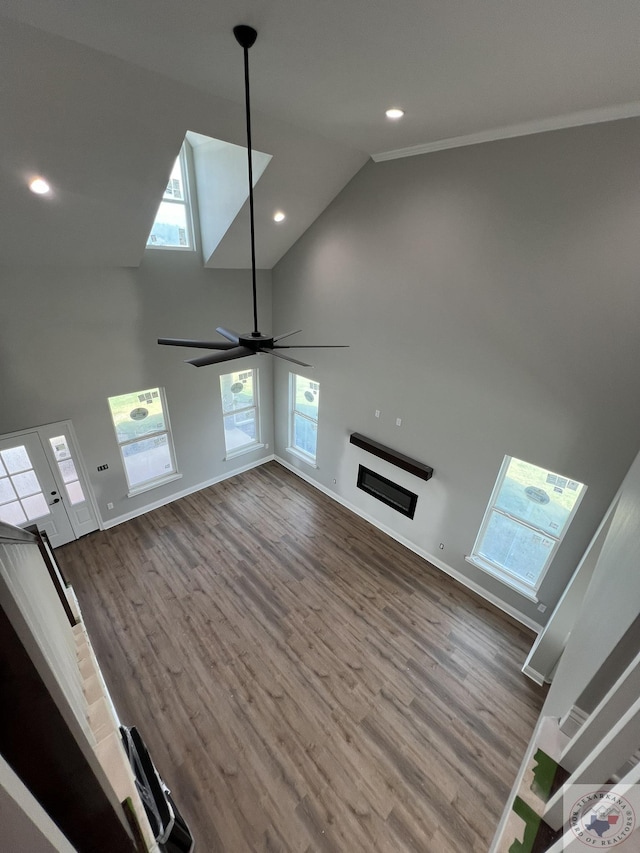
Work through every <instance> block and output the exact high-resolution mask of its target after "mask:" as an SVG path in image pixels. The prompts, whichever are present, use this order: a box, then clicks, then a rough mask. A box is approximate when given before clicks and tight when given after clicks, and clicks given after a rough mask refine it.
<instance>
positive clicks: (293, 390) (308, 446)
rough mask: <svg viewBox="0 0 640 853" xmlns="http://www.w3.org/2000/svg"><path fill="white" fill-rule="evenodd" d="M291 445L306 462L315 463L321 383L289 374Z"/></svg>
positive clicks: (291, 448)
mask: <svg viewBox="0 0 640 853" xmlns="http://www.w3.org/2000/svg"><path fill="white" fill-rule="evenodd" d="M289 383H290V384H289V447H288V448H287V450H289V451H291V453H295V454H296V456H299V457H300V458H301V459H304V461H305V462H309V463H310V464H312V465H315V461H316V444H317V440H318V404H319V402H320V383H319V382H312V381H311V379H305V378H304V376H298V375H297V374H296V373H290V374H289Z"/></svg>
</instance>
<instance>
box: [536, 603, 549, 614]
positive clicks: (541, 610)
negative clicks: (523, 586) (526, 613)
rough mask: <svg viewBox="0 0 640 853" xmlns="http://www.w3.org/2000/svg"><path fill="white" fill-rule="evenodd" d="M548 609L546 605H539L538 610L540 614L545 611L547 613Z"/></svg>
mask: <svg viewBox="0 0 640 853" xmlns="http://www.w3.org/2000/svg"><path fill="white" fill-rule="evenodd" d="M546 609H547V605H546V604H539V605H538V610H539V611H540V613H544V611H545V610H546Z"/></svg>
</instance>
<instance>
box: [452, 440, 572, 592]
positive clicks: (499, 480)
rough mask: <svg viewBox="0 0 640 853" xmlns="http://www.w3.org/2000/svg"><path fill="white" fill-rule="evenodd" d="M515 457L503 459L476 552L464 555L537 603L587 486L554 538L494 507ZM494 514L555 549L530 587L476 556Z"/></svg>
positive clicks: (521, 579)
mask: <svg viewBox="0 0 640 853" xmlns="http://www.w3.org/2000/svg"><path fill="white" fill-rule="evenodd" d="M513 458H515V457H513V456H505V457H504V460H503V462H502V466H501V467H500V471H499V472H498V476H497V478H496V482H495V485H494V487H493V491H492V492H491V497H490V498H489V503H488V504H487V508H486V510H485V513H484V516H483V518H482V524H481V525H480V530H479V531H478V535H477V536H476V541H475V542H474V543H473V549H472V551H471V554H469V555H468V556H465V560H466V561H467V562H468V563H471V565H472V566H475V567H476V568H478V569H480V570H481V571H483V572H486V573H487V574H489V575H491V576H492V577H494V578H497V580H499V581H501V582H502V583H504V584H505V585H506V586H509V587H511V589H514V590H516V592H519V593H520V594H521V595H524V596H525V597H526V598H528V599H530V600H531V601H534V602H536V603H537V602H538V601H539V599H538V596H537V593H538V590H539V589H540V587H541V586H542V583H543V581H544V579H545V577H546V575H547V572H548V571H549V569H550V568H551V564H552V563H553V560H554V557H555V555H556V553H557V551H558V548H559V547H560V544H561V542H562V540H563V539H564V537H565V534H566V532H567V530H568V529H569V527H570V525H571V522H572V521H573V518H574V516H575V514H576V512H577V510H578V507H579V506H580V504H581V503H582V499H583V497H584V495H585V492H586V491H587V486H586V485H585V484H584V483H581V484H580V485H581V486H582V489H581V491H580V494H579V496H578V499H577V500H576V502H575V504H574V505H573V509H572V510H571V512H570V513H569V517H568V518H567V520H566V522H565V525H564V527H563V529H562V531H561V533H560V536H554V535H553V534H552V533H548V532H547V531H546V530H542V529H540V528H539V527H535V526H534V525H531V524H527V522H526V521H523V520H522V519H520V518H517V517H516V516H513V515H510V514H509V513H508V512H505V511H504V510H502V509H498V508H497V507H496V506H495V502H496V499H497V497H498V494H499V493H500V490H501V489H502V485H503V483H504V478H505V475H506V472H507V469H508V468H509V464H510V463H511V460H512V459H513ZM522 461H525V460H522ZM530 464H533V463H530ZM567 479H568V480H569V479H572V478H570V477H567ZM493 512H497V513H499V514H500V515H503V516H505V517H506V518H509V519H511V521H513V522H515V523H516V524H520V525H521V526H522V527H527V528H529V529H530V530H534V531H535V532H536V533H540V535H541V536H544V537H545V538H546V539H550V540H552V542H553V547H552V548H551V550H550V551H549V556H548V557H547V560H546V562H545V564H544V566H543V567H542V571H541V572H540V574H539V575H538V578H537V580H536V582H535V583H531V584H529V583H527V582H526V581H525V580H524V579H523V578H521V577H520V576H518V575H514V574H512V573H511V572H509V571H508V570H507V569H505V568H504V567H503V566H501V565H499V564H498V563H494V562H493V561H492V560H489V559H488V558H487V557H485V556H483V555H480V554H478V553H477V551H478V549H479V547H480V543H481V542H482V540H483V539H484V534H485V532H486V529H487V526H488V524H489V521H490V519H491V514H492V513H493Z"/></svg>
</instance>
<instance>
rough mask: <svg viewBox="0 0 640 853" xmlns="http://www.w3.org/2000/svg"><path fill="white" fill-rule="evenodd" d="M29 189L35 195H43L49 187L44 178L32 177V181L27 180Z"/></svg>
mask: <svg viewBox="0 0 640 853" xmlns="http://www.w3.org/2000/svg"><path fill="white" fill-rule="evenodd" d="M29 189H30V190H31V192H32V193H36V194H37V195H45V194H46V193H48V192H50V190H51V187H50V186H49V184H48V183H47V182H46V181H45V180H44V178H34V179H33V180H32V181H29Z"/></svg>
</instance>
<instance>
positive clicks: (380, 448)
mask: <svg viewBox="0 0 640 853" xmlns="http://www.w3.org/2000/svg"><path fill="white" fill-rule="evenodd" d="M349 441H350V442H351V444H355V446H356V447H360V448H362V450H366V451H367V452H368V453H372V454H373V455H374V456H377V457H378V458H379V459H384V460H385V461H386V462H390V463H391V464H392V465H396V466H397V467H398V468H402V469H404V470H405V471H408V472H409V473H410V474H413V475H414V476H416V477H420V479H421V480H430V479H431V478H432V477H433V468H431V466H429V465H425V464H424V463H423V462H418V461H417V460H416V459H412V458H411V457H410V456H405V455H404V453H398V451H397V450H393V449H392V448H391V447H387V446H386V445H384V444H380V443H379V442H378V441H374V440H373V439H372V438H365V436H364V435H361V434H360V433H359V432H352V433H351V436H350V437H349Z"/></svg>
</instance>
